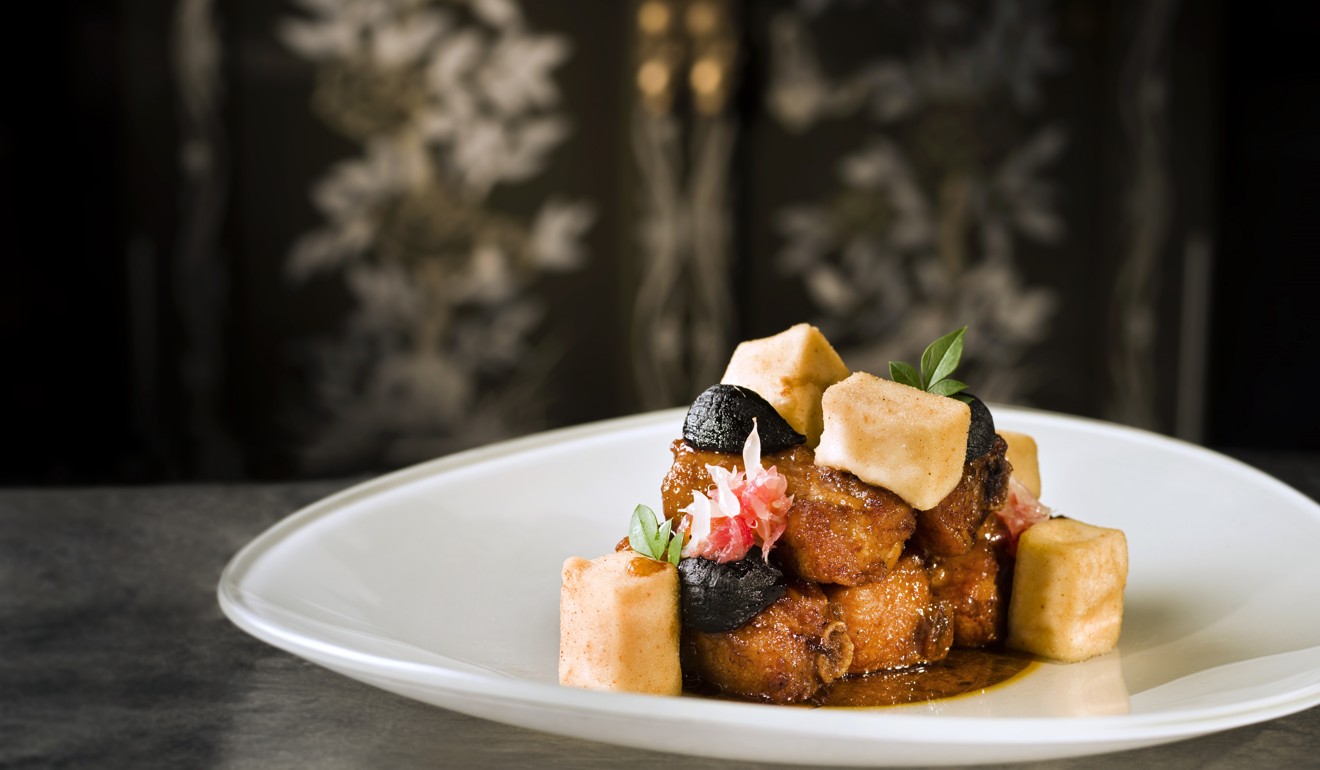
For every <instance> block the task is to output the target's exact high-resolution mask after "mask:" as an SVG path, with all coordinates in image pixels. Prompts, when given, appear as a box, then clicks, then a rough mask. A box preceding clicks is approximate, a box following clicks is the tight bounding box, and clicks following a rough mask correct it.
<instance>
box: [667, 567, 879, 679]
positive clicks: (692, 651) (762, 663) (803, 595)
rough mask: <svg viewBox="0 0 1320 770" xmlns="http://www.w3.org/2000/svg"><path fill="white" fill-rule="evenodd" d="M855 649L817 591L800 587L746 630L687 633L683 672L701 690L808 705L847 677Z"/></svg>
mask: <svg viewBox="0 0 1320 770" xmlns="http://www.w3.org/2000/svg"><path fill="white" fill-rule="evenodd" d="M852 655H853V645H852V641H851V640H850V639H849V638H848V631H847V629H846V628H845V627H844V624H843V623H841V622H839V619H838V615H837V613H836V612H835V610H834V608H832V607H831V606H830V603H829V601H827V600H826V598H825V594H824V593H822V592H821V590H820V588H819V587H818V586H815V585H812V584H810V583H804V582H801V581H795V582H792V583H790V584H789V586H788V591H787V592H786V593H785V594H784V596H782V597H780V598H779V599H778V600H776V601H775V602H774V603H773V604H771V605H770V606H769V607H766V608H765V609H764V610H761V612H760V613H759V614H757V615H756V617H754V618H752V619H751V620H749V621H748V622H747V623H745V624H744V625H742V626H740V627H738V628H736V629H734V630H732V631H725V632H721V633H703V632H701V631H693V630H692V629H684V630H683V639H682V660H683V672H684V673H685V674H687V675H690V676H694V677H695V678H696V679H697V680H698V681H699V682H700V683H701V684H702V685H705V686H706V687H709V688H713V689H714V690H717V691H718V692H721V693H724V694H727V695H734V696H737V697H740V698H748V699H752V700H761V701H768V702H771V703H797V702H800V701H804V700H807V699H808V698H810V697H811V696H812V695H815V694H816V692H817V691H818V690H819V689H820V688H821V687H823V686H825V685H827V684H829V683H830V682H833V681H834V680H835V679H837V678H839V677H841V676H844V675H845V674H847V673H848V666H849V664H850V663H851V662H852Z"/></svg>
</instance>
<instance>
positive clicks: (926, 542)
mask: <svg viewBox="0 0 1320 770" xmlns="http://www.w3.org/2000/svg"><path fill="white" fill-rule="evenodd" d="M1007 449H1008V444H1007V442H1005V441H1004V439H1003V438H1002V437H1000V436H998V435H996V436H995V440H994V443H993V444H992V445H991V447H990V451H989V452H986V453H985V454H984V455H982V456H980V457H978V458H977V459H975V460H973V461H971V462H969V463H967V464H966V465H964V466H963V475H962V479H960V480H959V481H958V486H956V487H954V489H953V491H952V492H950V493H949V494H948V495H946V496H945V497H944V499H943V500H941V501H940V502H939V504H938V505H936V506H935V507H934V508H931V509H930V510H927V511H919V512H918V513H917V533H916V535H914V536H913V543H914V544H915V545H916V546H917V547H918V548H919V549H920V550H922V551H924V552H926V553H928V554H931V555H934V556H959V555H961V554H964V553H967V552H968V551H970V550H971V549H972V546H973V545H975V544H976V531H977V528H978V527H980V526H981V522H983V521H985V516H986V514H987V513H989V512H990V511H996V510H999V509H1000V508H1002V507H1003V506H1004V501H1005V500H1007V498H1008V477H1009V474H1010V473H1012V470H1013V466H1011V465H1009V463H1008V460H1007V459H1006V458H1005V457H1004V452H1005V451H1007Z"/></svg>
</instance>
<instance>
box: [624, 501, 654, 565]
mask: <svg viewBox="0 0 1320 770" xmlns="http://www.w3.org/2000/svg"><path fill="white" fill-rule="evenodd" d="M643 511H645V512H646V513H647V514H649V515H650V517H651V527H652V528H654V527H655V512H654V511H652V510H651V509H650V508H647V507H646V506H645V505H639V506H637V507H636V508H634V509H633V515H632V521H631V522H629V524H628V545H630V546H632V549H633V550H634V551H636V552H637V553H640V554H642V555H643V556H650V555H651V541H650V539H649V538H648V537H647V536H646V525H645V523H644V520H645V517H644V516H643V515H642V512H643Z"/></svg>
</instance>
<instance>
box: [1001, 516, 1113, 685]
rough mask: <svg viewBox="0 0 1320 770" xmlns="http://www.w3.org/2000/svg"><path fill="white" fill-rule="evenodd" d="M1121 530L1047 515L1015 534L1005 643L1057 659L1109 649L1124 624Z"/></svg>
mask: <svg viewBox="0 0 1320 770" xmlns="http://www.w3.org/2000/svg"><path fill="white" fill-rule="evenodd" d="M1127 572H1128V551H1127V538H1126V537H1125V536H1124V535H1123V532H1122V530H1117V529H1108V528H1106V527H1097V526H1094V525H1091V524H1085V523H1083V522H1080V521H1077V520H1075V519H1063V518H1059V519H1048V520H1046V521H1042V522H1040V523H1038V524H1035V525H1033V526H1032V527H1031V528H1030V529H1028V530H1027V531H1026V532H1024V533H1022V537H1021V538H1020V539H1019V540H1018V548H1017V565H1016V567H1015V569H1014V573H1013V596H1012V599H1010V601H1009V607H1008V646H1009V647H1012V648H1014V649H1018V650H1022V651H1024V652H1030V653H1033V654H1036V655H1041V656H1043V657H1047V658H1054V659H1056V660H1062V661H1068V662H1072V661H1079V660H1086V659H1087V658H1091V657H1094V656H1096V655H1100V654H1102V653H1105V652H1108V651H1110V650H1112V649H1113V648H1114V646H1115V645H1117V644H1118V637H1119V634H1120V632H1121V631H1122V628H1123V589H1124V588H1125V587H1126V585H1127Z"/></svg>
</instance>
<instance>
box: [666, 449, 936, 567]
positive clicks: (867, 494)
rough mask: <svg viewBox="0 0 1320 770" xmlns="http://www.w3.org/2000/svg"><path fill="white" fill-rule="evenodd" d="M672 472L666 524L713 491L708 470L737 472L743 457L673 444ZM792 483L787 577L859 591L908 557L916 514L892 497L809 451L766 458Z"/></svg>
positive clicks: (782, 546)
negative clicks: (698, 497)
mask: <svg viewBox="0 0 1320 770" xmlns="http://www.w3.org/2000/svg"><path fill="white" fill-rule="evenodd" d="M671 450H672V452H673V454H674V464H673V465H672V466H671V467H670V469H669V473H668V474H667V475H666V476H665V479H664V482H663V483H662V484H661V488H660V491H661V498H662V499H663V501H664V511H665V516H666V517H668V518H671V519H674V518H678V517H679V516H681V515H682V514H681V510H682V509H683V508H684V507H686V506H687V505H688V504H689V503H691V502H692V493H693V491H696V492H698V493H704V492H705V491H706V490H707V489H708V488H709V487H710V474H709V473H708V472H707V471H706V466H707V465H718V466H721V467H724V468H730V469H731V468H733V467H734V466H741V465H742V457H741V456H739V455H733V454H726V453H721V452H706V451H701V450H697V449H693V448H692V447H691V446H689V445H688V444H686V443H685V442H683V441H681V440H679V441H675V442H674V444H673V446H672V447H671ZM763 462H764V463H765V464H766V465H774V466H775V467H776V468H778V470H779V472H780V473H781V474H783V475H784V477H785V478H786V479H787V480H788V491H789V494H791V495H793V507H792V508H790V509H789V512H788V522H787V526H786V527H785V529H784V534H783V536H782V537H781V538H780V540H779V542H778V543H777V544H776V545H775V549H774V554H775V559H776V561H777V562H778V563H779V564H780V565H781V566H782V567H783V568H784V570H785V572H787V573H789V574H791V575H796V576H799V577H801V578H803V579H805V580H809V581H812V582H815V583H838V584H841V585H857V584H860V583H866V582H870V581H874V580H878V579H880V578H882V577H884V575H885V573H886V571H887V570H888V569H889V568H890V567H892V566H893V565H894V564H896V563H898V559H899V557H900V556H902V554H903V544H904V543H905V542H906V541H907V539H908V538H909V537H911V535H912V532H913V531H914V529H915V528H916V519H915V517H914V515H913V512H912V508H911V507H910V506H908V505H907V504H906V503H904V502H903V501H902V499H901V498H899V497H898V496H897V495H895V494H894V493H892V492H890V491H888V490H886V489H881V488H879V487H874V486H871V485H870V484H867V483H865V482H863V481H862V480H861V479H859V478H857V477H856V476H854V475H852V474H851V473H848V472H846V471H840V470H836V469H834V468H826V467H824V466H819V465H816V463H815V455H814V454H813V452H812V451H811V450H810V449H808V448H807V447H794V448H793V449H789V450H786V451H784V452H779V453H776V454H773V455H767V456H766V457H765V458H764V460H763Z"/></svg>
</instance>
